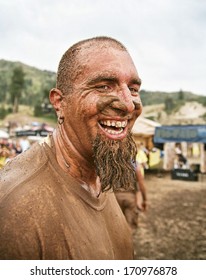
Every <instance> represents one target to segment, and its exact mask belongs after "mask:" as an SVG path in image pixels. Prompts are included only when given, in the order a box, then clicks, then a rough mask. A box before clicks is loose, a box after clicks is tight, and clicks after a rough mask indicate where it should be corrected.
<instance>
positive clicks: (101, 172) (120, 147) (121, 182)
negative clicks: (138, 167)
mask: <svg viewBox="0 0 206 280" xmlns="http://www.w3.org/2000/svg"><path fill="white" fill-rule="evenodd" d="M93 152H94V163H95V166H96V172H97V175H98V176H99V178H100V182H101V188H102V192H104V191H107V190H109V189H113V190H114V191H115V190H119V189H122V188H123V189H125V190H131V189H134V188H135V186H136V183H137V179H136V174H135V168H134V166H133V164H132V163H134V162H135V161H136V154H137V148H136V144H135V142H134V140H133V138H132V134H131V133H130V134H128V136H127V137H126V138H124V139H123V140H108V139H107V138H106V137H104V136H103V135H100V134H99V135H97V137H96V139H95V141H94V143H93Z"/></svg>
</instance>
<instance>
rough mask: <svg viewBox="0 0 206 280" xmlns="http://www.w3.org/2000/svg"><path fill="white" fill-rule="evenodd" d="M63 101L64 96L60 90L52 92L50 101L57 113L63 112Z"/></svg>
mask: <svg viewBox="0 0 206 280" xmlns="http://www.w3.org/2000/svg"><path fill="white" fill-rule="evenodd" d="M62 99H63V95H62V92H61V91H60V90H59V89H57V88H53V89H51V90H50V93H49V100H50V102H51V104H52V106H53V107H54V109H55V111H56V112H57V113H58V112H59V111H61V107H62V102H61V101H62Z"/></svg>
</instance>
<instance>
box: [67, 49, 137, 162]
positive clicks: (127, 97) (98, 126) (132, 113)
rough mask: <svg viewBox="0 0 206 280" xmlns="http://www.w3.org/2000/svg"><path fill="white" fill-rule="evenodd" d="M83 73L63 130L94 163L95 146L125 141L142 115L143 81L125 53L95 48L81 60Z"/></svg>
mask: <svg viewBox="0 0 206 280" xmlns="http://www.w3.org/2000/svg"><path fill="white" fill-rule="evenodd" d="M79 62H80V65H81V71H80V74H79V75H78V76H77V78H76V81H75V85H74V87H73V92H72V94H71V96H70V97H68V99H66V101H65V102H64V105H63V106H62V110H63V113H64V118H65V121H64V124H63V129H64V131H65V133H66V134H67V136H68V138H69V140H70V142H71V143H72V145H73V146H74V148H75V149H77V150H78V152H79V153H80V154H81V155H82V156H83V157H85V158H87V160H93V143H94V141H95V139H96V137H97V135H101V136H102V139H105V140H114V141H123V140H124V139H126V138H127V135H128V134H129V133H130V131H131V129H132V126H133V124H134V122H135V120H136V118H137V117H138V116H139V115H140V114H141V111H142V105H141V101H140V96H139V93H138V91H139V88H140V78H139V76H138V73H137V71H136V68H135V66H134V64H133V62H132V59H131V57H130V56H129V54H128V53H127V52H125V51H120V50H116V49H113V48H111V49H109V50H108V48H106V49H102V50H101V52H99V50H98V49H96V48H93V49H92V50H90V51H87V52H86V53H85V54H84V55H81V57H80V58H79Z"/></svg>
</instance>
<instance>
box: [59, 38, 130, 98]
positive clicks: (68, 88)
mask: <svg viewBox="0 0 206 280" xmlns="http://www.w3.org/2000/svg"><path fill="white" fill-rule="evenodd" d="M94 47H98V48H99V47H105V48H108V47H111V48H114V49H118V50H121V51H127V49H126V48H125V46H124V45H123V44H122V43H120V42H119V41H117V40H116V39H113V38H111V37H106V36H99V37H94V38H89V39H85V40H82V41H79V42H78V43H76V44H74V45H72V46H71V47H70V48H69V49H68V50H67V51H66V52H65V53H64V54H63V56H62V58H61V60H60V62H59V67H58V71H57V84H56V87H57V88H58V89H59V90H61V92H62V93H63V94H64V95H67V94H68V93H70V92H72V89H73V83H74V82H75V78H76V77H77V76H78V74H79V73H81V71H82V65H80V64H79V63H78V55H79V54H80V53H81V51H82V50H83V49H86V48H87V49H90V48H94Z"/></svg>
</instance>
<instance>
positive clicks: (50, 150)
mask: <svg viewBox="0 0 206 280" xmlns="http://www.w3.org/2000/svg"><path fill="white" fill-rule="evenodd" d="M132 258H133V248H132V238H131V232H130V230H129V228H128V225H127V223H126V221H125V218H124V216H123V214H122V212H121V210H120V208H119V206H118V204H117V202H116V198H115V196H114V194H113V193H112V192H107V193H102V194H101V195H100V196H99V198H95V197H93V196H91V194H90V193H89V192H88V191H87V190H85V189H84V188H83V187H82V186H81V185H79V183H78V182H77V181H76V180H75V179H74V178H72V177H70V176H68V174H66V173H65V172H64V171H63V170H62V169H61V168H60V167H59V165H58V163H57V161H56V157H55V150H54V147H53V146H52V144H51V141H50V139H49V138H48V139H47V140H46V141H45V142H43V143H41V144H35V145H34V146H32V147H31V148H30V149H29V150H27V151H26V152H24V153H23V154H21V155H19V156H17V157H16V158H15V159H14V160H12V161H11V162H9V163H8V164H7V165H6V167H5V168H4V169H2V170H1V171H0V259H7V260H9V259H24V260H32V259H54V260H58V259H59V260H61V259H75V260H81V259H82V260H89V259H117V260H120V259H132Z"/></svg>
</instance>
